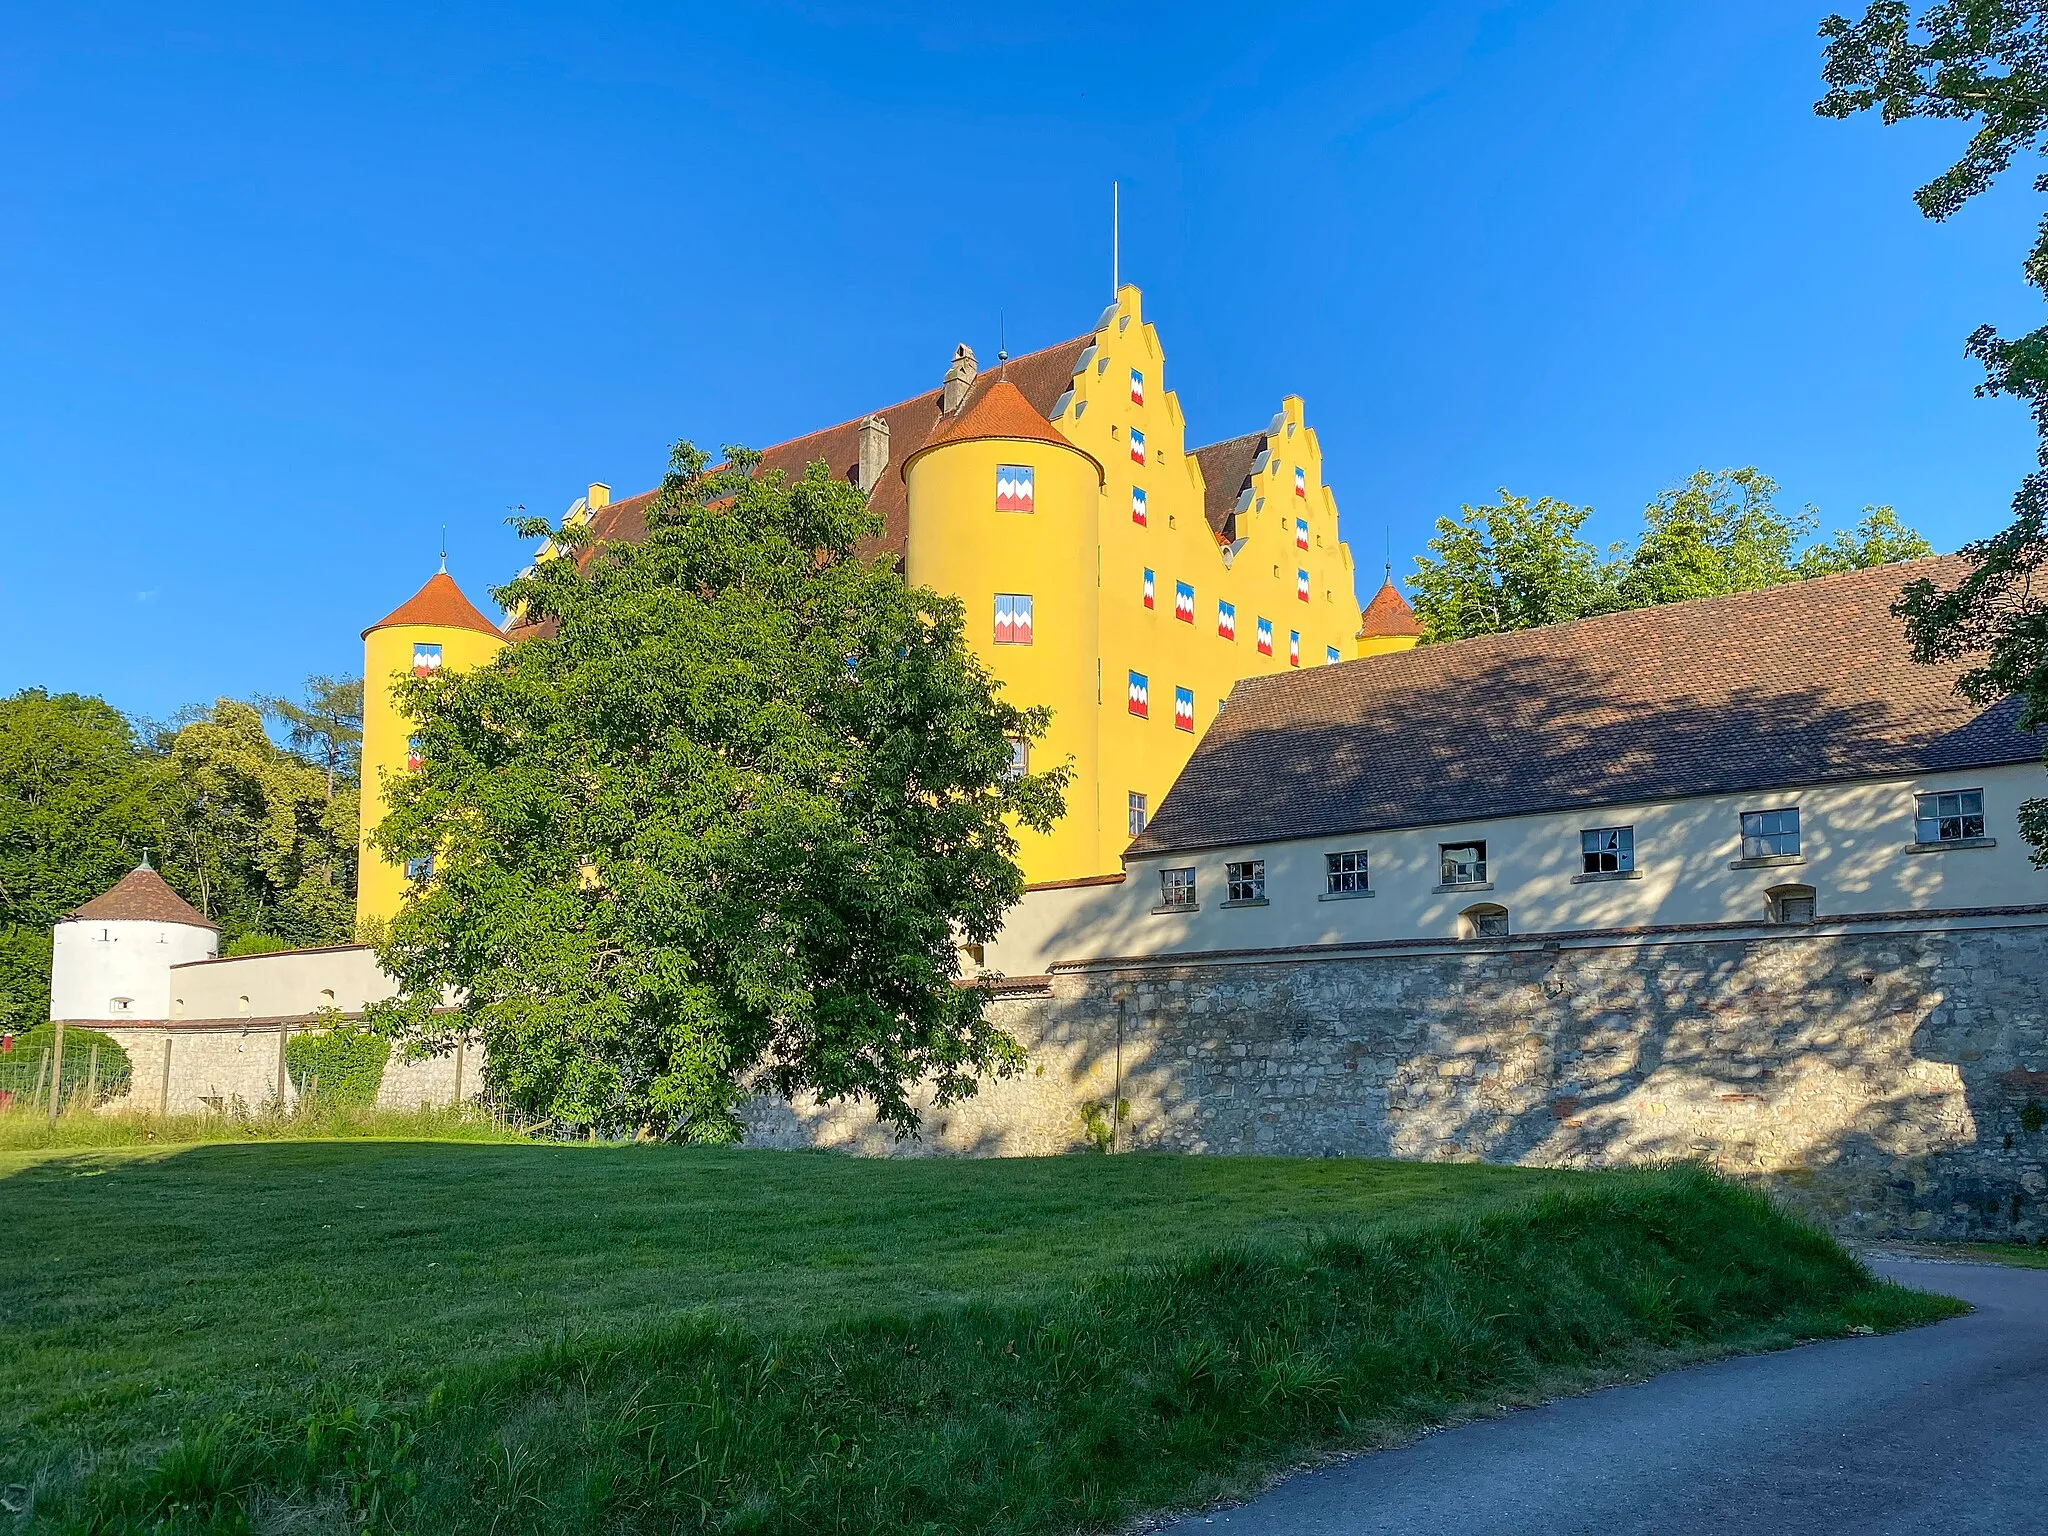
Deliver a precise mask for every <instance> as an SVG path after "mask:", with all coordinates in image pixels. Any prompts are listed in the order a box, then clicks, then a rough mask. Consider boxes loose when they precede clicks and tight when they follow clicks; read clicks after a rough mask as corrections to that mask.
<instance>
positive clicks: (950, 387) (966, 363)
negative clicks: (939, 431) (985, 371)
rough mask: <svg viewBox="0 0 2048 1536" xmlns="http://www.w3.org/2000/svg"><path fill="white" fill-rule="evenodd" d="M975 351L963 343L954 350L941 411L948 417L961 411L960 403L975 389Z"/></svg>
mask: <svg viewBox="0 0 2048 1536" xmlns="http://www.w3.org/2000/svg"><path fill="white" fill-rule="evenodd" d="M974 373H975V367H974V349H973V348H972V347H970V346H968V345H967V343H966V342H964V341H963V342H961V343H960V345H959V346H957V347H955V348H954V349H953V366H952V367H950V368H948V369H947V370H946V383H945V386H944V395H943V403H942V404H941V405H940V409H941V410H943V411H944V412H945V413H946V414H947V415H948V416H950V415H952V414H953V413H954V412H955V411H957V410H959V409H960V402H961V401H962V400H965V399H966V398H967V391H968V390H970V389H972V388H973V387H974Z"/></svg>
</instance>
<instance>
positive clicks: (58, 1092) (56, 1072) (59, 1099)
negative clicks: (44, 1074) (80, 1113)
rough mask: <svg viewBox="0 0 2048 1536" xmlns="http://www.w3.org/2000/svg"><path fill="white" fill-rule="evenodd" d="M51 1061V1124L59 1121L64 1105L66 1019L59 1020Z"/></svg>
mask: <svg viewBox="0 0 2048 1536" xmlns="http://www.w3.org/2000/svg"><path fill="white" fill-rule="evenodd" d="M53 1056H54V1059H53V1060H52V1061H51V1062H50V1124H52V1125H55V1124H56V1123H57V1111H58V1110H59V1109H61V1108H62V1107H63V1096H62V1095H63V1089H62V1084H63V1082H64V1021H63V1020H62V1019H59V1020H58V1021H57V1043H56V1046H55V1049H54V1053H53Z"/></svg>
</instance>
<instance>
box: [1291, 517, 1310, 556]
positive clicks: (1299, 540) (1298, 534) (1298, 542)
mask: <svg viewBox="0 0 2048 1536" xmlns="http://www.w3.org/2000/svg"><path fill="white" fill-rule="evenodd" d="M1294 547H1295V548H1296V549H1307V548H1308V519H1307V518H1305V517H1297V518H1296V519H1295V520H1294Z"/></svg>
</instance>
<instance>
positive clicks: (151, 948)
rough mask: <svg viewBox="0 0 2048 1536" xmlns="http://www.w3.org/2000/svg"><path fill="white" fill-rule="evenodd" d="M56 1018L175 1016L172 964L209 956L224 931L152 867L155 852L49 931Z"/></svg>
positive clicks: (52, 1001)
mask: <svg viewBox="0 0 2048 1536" xmlns="http://www.w3.org/2000/svg"><path fill="white" fill-rule="evenodd" d="M51 940H52V942H51V948H50V1017H51V1018H52V1019H64V1020H67V1021H73V1020H79V1019H91V1020H107V1019H119V1020H125V1021H134V1020H141V1019H168V1018H169V1017H170V1016H171V967H172V966H174V965H184V964H185V963H187V962H188V961H192V960H211V959H212V958H213V957H214V955H215V954H217V953H218V952H219V949H220V930H219V929H217V928H216V927H214V925H213V924H212V923H210V922H208V921H207V919H206V918H205V917H203V916H201V915H200V913H199V912H198V910H197V909H196V908H194V907H193V906H192V904H191V903H190V902H188V901H186V900H185V898H184V897H182V896H180V895H179V894H178V893H177V892H176V891H174V890H172V889H171V887H170V885H169V883H168V882H167V881H166V880H165V879H164V877H163V876H162V875H160V874H158V873H157V872H156V871H155V870H153V869H151V868H150V867H149V855H148V854H147V853H145V854H144V855H143V856H142V862H141V863H140V864H138V865H137V866H136V867H135V868H134V869H132V870H130V871H129V872H128V873H127V874H125V875H123V876H122V877H121V879H120V880H119V881H118V882H117V883H116V884H115V885H114V886H113V887H112V888H111V889H109V890H108V891H106V892H105V893H104V894H103V895H99V896H95V897H94V898H93V899H92V900H91V901H88V902H87V903H86V904H85V905H84V906H82V907H79V908H77V909H76V910H74V911H72V912H69V913H66V914H65V916H64V917H63V919H62V920H61V921H60V922H58V924H57V927H56V930H55V932H54V933H53V934H52V935H51Z"/></svg>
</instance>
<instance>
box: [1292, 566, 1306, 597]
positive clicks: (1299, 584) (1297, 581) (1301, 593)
mask: <svg viewBox="0 0 2048 1536" xmlns="http://www.w3.org/2000/svg"><path fill="white" fill-rule="evenodd" d="M1294 595H1295V596H1296V597H1298V598H1300V599H1301V600H1302V601H1303V602H1304V603H1305V602H1307V601H1308V572H1307V571H1296V572H1295V573H1294Z"/></svg>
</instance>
